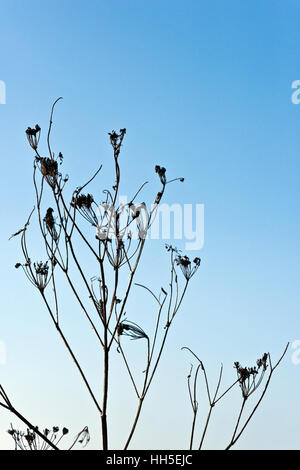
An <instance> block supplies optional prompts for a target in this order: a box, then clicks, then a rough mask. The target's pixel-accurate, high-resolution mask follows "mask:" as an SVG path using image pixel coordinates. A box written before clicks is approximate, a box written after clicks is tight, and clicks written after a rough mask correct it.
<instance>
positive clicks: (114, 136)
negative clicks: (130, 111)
mask: <svg viewBox="0 0 300 470" xmlns="http://www.w3.org/2000/svg"><path fill="white" fill-rule="evenodd" d="M125 134H126V129H125V128H124V129H120V133H119V134H118V133H117V132H116V131H114V130H113V131H111V132H109V133H108V135H109V138H110V143H111V145H112V147H113V149H114V156H115V158H117V157H118V156H119V153H120V149H121V145H122V142H123V139H124V136H125Z"/></svg>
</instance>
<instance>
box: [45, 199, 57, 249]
mask: <svg viewBox="0 0 300 470" xmlns="http://www.w3.org/2000/svg"><path fill="white" fill-rule="evenodd" d="M53 212H54V211H53V209H52V207H49V208H48V209H47V212H46V215H45V217H44V224H45V228H46V230H47V231H48V233H49V234H50V236H51V237H52V238H53V240H54V241H55V242H56V241H57V240H58V233H57V230H56V227H55V220H54V217H53Z"/></svg>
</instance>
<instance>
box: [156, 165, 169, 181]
mask: <svg viewBox="0 0 300 470" xmlns="http://www.w3.org/2000/svg"><path fill="white" fill-rule="evenodd" d="M155 173H158V176H159V179H160V181H161V183H162V184H163V185H165V184H166V182H167V178H166V169H165V168H164V167H160V166H159V165H156V166H155Z"/></svg>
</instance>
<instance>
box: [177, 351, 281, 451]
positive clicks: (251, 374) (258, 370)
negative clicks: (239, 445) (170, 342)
mask: <svg viewBox="0 0 300 470" xmlns="http://www.w3.org/2000/svg"><path fill="white" fill-rule="evenodd" d="M182 349H186V350H188V351H189V352H190V353H191V354H192V355H193V356H194V357H195V358H196V360H197V362H198V365H197V368H196V371H195V373H194V375H193V372H192V371H193V366H191V369H190V373H189V374H188V377H187V383H188V392H189V398H190V402H191V406H192V410H193V420H192V426H191V436H190V449H191V450H192V449H193V443H194V436H195V427H196V420H197V416H198V389H197V383H198V382H199V372H202V374H203V377H204V384H205V387H204V388H205V390H206V394H207V398H208V408H209V409H208V413H207V417H206V420H204V423H203V429H202V433H200V440H199V446H198V449H199V450H201V449H202V446H203V443H204V439H205V437H206V433H207V429H208V425H209V423H210V419H211V415H212V412H213V410H214V409H215V406H216V404H217V403H218V402H219V401H221V400H222V398H224V397H225V395H227V394H228V393H229V392H230V391H232V390H233V389H234V388H235V387H236V386H239V387H240V389H241V392H242V403H241V405H240V409H239V413H238V416H237V419H236V422H235V425H234V430H233V434H232V437H231V440H230V442H229V443H228V444H227V446H226V447H225V450H229V449H230V448H231V447H233V445H234V444H235V443H236V442H237V441H238V439H239V438H240V437H241V435H242V434H243V432H244V431H245V429H246V427H247V425H248V424H249V422H250V420H251V419H252V417H253V415H254V413H255V412H256V410H257V409H258V407H259V405H260V403H261V401H262V399H263V397H264V395H265V393H266V391H267V389H268V387H269V384H270V380H271V377H272V375H273V373H274V371H275V369H276V368H277V367H278V365H279V364H280V362H281V361H282V359H283V357H284V356H285V353H286V351H287V349H288V344H287V345H286V347H285V349H284V351H283V354H282V355H281V357H280V359H279V360H278V361H277V363H276V364H275V365H274V366H273V365H272V361H271V355H270V353H265V354H263V356H262V357H261V358H260V359H258V360H257V361H256V366H254V367H241V365H240V363H239V362H235V363H234V368H235V369H236V371H237V379H236V380H235V381H234V382H233V383H232V384H231V385H230V386H229V387H227V388H226V389H225V391H223V392H221V393H219V390H220V386H221V381H222V374H223V365H221V368H220V373H219V378H218V381H217V386H216V389H215V391H214V393H213V394H212V392H211V389H210V386H209V381H208V377H207V373H206V369H205V367H204V364H203V362H202V361H201V360H200V359H199V357H198V356H197V355H196V354H195V353H194V352H193V351H191V349H189V348H188V347H183V348H182ZM267 369H269V373H268V377H267V379H266V381H265V384H264V387H263V388H262V391H261V394H260V395H259V397H258V399H257V401H256V402H255V403H254V404H253V406H252V408H251V410H250V412H249V413H248V416H247V418H246V419H245V420H244V423H243V424H241V419H242V416H243V415H244V412H245V404H246V401H247V400H248V399H249V397H250V396H251V395H252V394H253V393H255V392H256V391H257V390H258V388H259V386H260V385H261V384H262V382H263V379H264V376H265V373H266V371H267ZM191 382H193V383H191Z"/></svg>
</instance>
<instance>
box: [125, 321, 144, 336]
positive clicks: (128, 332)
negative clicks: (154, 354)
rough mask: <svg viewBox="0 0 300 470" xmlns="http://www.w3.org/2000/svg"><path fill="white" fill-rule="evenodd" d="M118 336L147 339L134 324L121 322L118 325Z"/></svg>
mask: <svg viewBox="0 0 300 470" xmlns="http://www.w3.org/2000/svg"><path fill="white" fill-rule="evenodd" d="M118 335H119V336H121V335H125V336H130V338H131V339H141V338H148V336H147V335H146V333H145V332H144V330H143V329H142V328H141V327H140V326H139V325H137V324H136V323H133V322H130V321H128V320H127V321H123V322H121V323H120V324H119V325H118Z"/></svg>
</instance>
